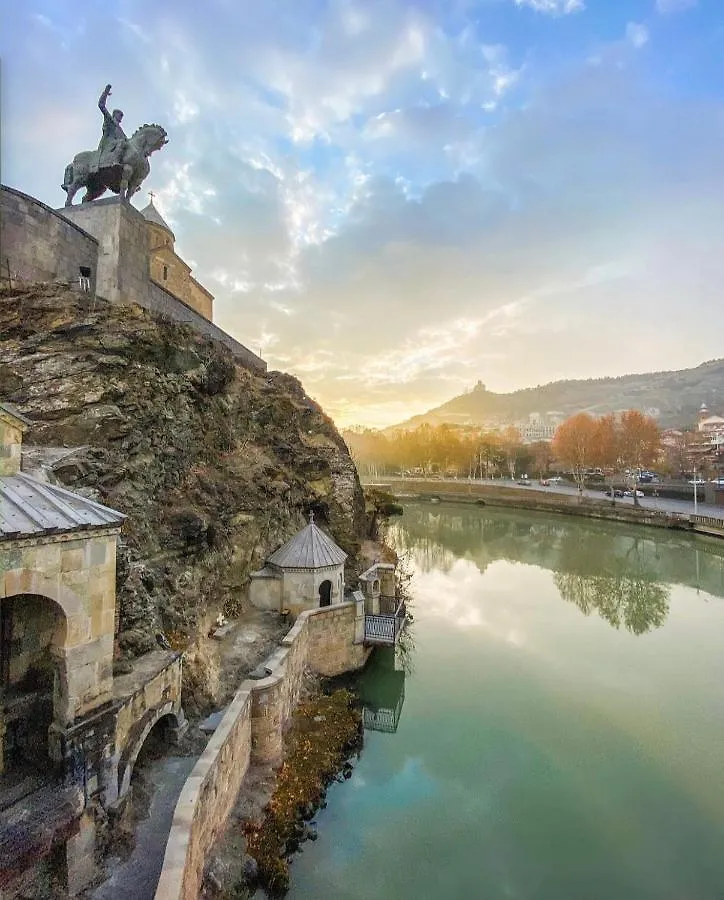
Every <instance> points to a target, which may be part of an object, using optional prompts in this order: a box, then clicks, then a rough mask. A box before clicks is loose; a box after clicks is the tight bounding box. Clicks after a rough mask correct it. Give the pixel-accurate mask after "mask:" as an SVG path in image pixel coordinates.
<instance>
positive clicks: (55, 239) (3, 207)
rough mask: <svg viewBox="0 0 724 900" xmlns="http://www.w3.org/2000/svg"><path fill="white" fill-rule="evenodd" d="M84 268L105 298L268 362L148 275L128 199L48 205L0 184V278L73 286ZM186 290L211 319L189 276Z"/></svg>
mask: <svg viewBox="0 0 724 900" xmlns="http://www.w3.org/2000/svg"><path fill="white" fill-rule="evenodd" d="M81 266H83V267H85V268H87V269H89V270H90V273H91V274H90V286H89V290H90V292H91V293H92V294H94V295H96V294H97V295H98V297H101V298H103V299H105V300H108V301H109V302H110V303H137V304H138V305H139V306H143V307H144V308H145V309H149V310H152V311H154V312H156V313H159V314H160V315H162V316H166V317H167V318H170V319H174V320H176V321H178V322H187V323H188V324H189V325H192V326H193V327H194V328H195V329H196V330H197V331H198V332H200V333H201V334H203V335H205V336H206V337H209V338H211V339H212V340H214V341H219V342H220V343H222V344H224V345H225V346H227V347H228V348H229V349H230V350H231V352H232V353H233V354H234V357H235V358H236V359H237V361H238V362H239V363H240V364H241V365H243V366H246V367H247V368H249V369H251V370H252V371H255V372H266V368H267V367H266V363H265V362H264V360H263V359H261V358H260V357H258V356H257V355H256V354H255V353H252V351H251V350H249V349H248V348H247V347H245V346H244V345H243V344H240V343H239V341H237V340H235V339H234V338H233V337H231V335H229V334H227V333H226V332H225V331H223V330H222V329H221V328H219V327H218V326H216V325H214V323H213V322H211V321H209V319H206V318H204V315H203V314H202V313H201V312H197V311H196V309H193V308H192V306H189V305H188V304H187V303H185V302H184V301H183V300H180V299H179V298H178V297H176V296H174V294H172V293H170V292H169V291H167V290H165V289H164V288H163V287H162V286H161V285H160V284H158V283H157V282H156V281H154V280H152V278H151V264H150V257H149V245H148V223H147V221H146V219H145V218H144V216H143V215H142V214H141V213H140V212H139V211H138V210H137V209H136V208H135V207H134V206H132V205H131V204H130V203H127V202H125V201H122V200H121V199H120V198H118V197H106V198H104V199H101V200H94V201H93V202H92V203H81V204H78V205H76V206H69V207H64V208H62V209H58V210H53V209H51V208H50V207H49V206H46V205H45V204H44V203H41V202H40V201H39V200H36V199H35V198H34V197H30V196H28V195H27V194H23V193H22V192H20V191H16V190H15V189H14V188H9V187H6V186H0V283H7V282H8V281H10V282H12V283H15V282H38V281H39V282H46V281H51V282H52V281H61V282H66V283H71V284H72V283H74V284H78V279H79V276H80V267H81ZM187 281H188V284H187V285H186V289H185V290H186V293H188V295H189V299H190V301H191V302H192V303H194V304H196V305H197V306H198V308H199V309H200V310H202V312H204V311H206V312H208V314H209V317H210V316H211V308H212V307H211V300H210V299H209V298H210V296H211V295H210V294H208V293H207V292H206V291H205V290H204V288H203V287H202V286H201V285H199V284H198V283H197V282H196V281H195V280H194V279H193V278H192V277H191V276H190V275H189V276H188V279H187Z"/></svg>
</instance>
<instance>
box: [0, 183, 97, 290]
mask: <svg viewBox="0 0 724 900" xmlns="http://www.w3.org/2000/svg"><path fill="white" fill-rule="evenodd" d="M81 266H83V267H84V268H87V269H90V271H91V276H90V279H91V283H90V290H91V292H93V293H94V292H95V290H96V272H97V269H98V241H97V240H95V238H94V237H93V236H92V235H91V234H88V233H87V232H86V231H85V230H84V229H83V228H80V227H78V226H77V225H75V224H73V222H70V221H69V220H68V219H67V218H65V217H64V216H62V215H60V214H59V213H57V212H56V211H55V210H53V209H51V208H50V207H49V206H46V205H45V204H44V203H41V202H40V201H39V200H36V199H35V198H34V197H29V196H28V195H27V194H23V193H22V192H21V191H16V190H15V189H14V188H9V187H6V186H4V185H3V186H0V283H6V282H8V281H10V282H11V283H15V282H34V281H61V282H66V283H68V284H78V279H79V277H80V268H81Z"/></svg>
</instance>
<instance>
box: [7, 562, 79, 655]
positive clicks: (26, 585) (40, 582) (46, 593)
mask: <svg viewBox="0 0 724 900" xmlns="http://www.w3.org/2000/svg"><path fill="white" fill-rule="evenodd" d="M8 582H9V583H10V589H8V587H7V585H8ZM22 594H34V595H35V596H38V597H46V598H47V599H48V600H52V601H53V602H54V603H55V604H57V606H59V607H60V610H61V612H62V613H63V615H62V616H60V617H59V624H58V630H57V631H56V633H55V634H54V635H53V646H54V647H56V648H63V647H65V646H67V643H68V636H69V631H70V629H69V625H71V624H72V625H73V626H74V627H75V628H78V629H80V632H81V634H83V635H84V636H85V637H86V639H87V638H89V637H90V624H91V623H90V617H89V616H88V613H87V612H86V609H85V606H84V605H83V601H82V600H81V599H80V597H78V595H77V594H76V593H74V592H73V591H72V590H71V589H70V588H69V587H66V585H64V584H62V583H61V582H60V581H51V580H50V579H49V578H46V577H45V576H44V575H42V574H41V573H40V572H37V571H35V570H34V569H23V570H21V571H20V572H19V573H17V574H16V573H15V572H14V573H13V577H12V578H11V579H8V578H7V577H6V579H5V584H4V585H3V583H2V581H0V599H6V598H10V597H15V596H17V595H22Z"/></svg>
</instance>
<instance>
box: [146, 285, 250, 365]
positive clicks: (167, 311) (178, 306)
mask: <svg viewBox="0 0 724 900" xmlns="http://www.w3.org/2000/svg"><path fill="white" fill-rule="evenodd" d="M140 305H141V306H145V307H146V309H150V310H152V311H153V312H155V313H158V314H159V315H161V316H165V317H166V318H168V319H174V320H175V321H177V322H186V323H187V324H189V325H192V326H193V327H194V329H195V330H196V331H198V332H199V333H200V334H203V335H205V336H206V337H208V338H211V340H213V341H218V342H219V343H220V344H224V345H225V346H226V347H228V348H229V350H231V352H232V353H233V354H234V357H235V358H236V359H237V360H238V361H239V362H240V363H241V365H243V366H246V368H247V369H251V370H252V372H266V363H265V362H264V360H263V359H262V358H261V357H260V356H257V355H256V353H252V352H251V350H249V349H248V348H246V347H245V346H244V345H243V344H240V343H239V341H237V340H235V339H234V338H233V337H232V336H231V335H230V334H227V333H226V332H225V331H223V330H222V329H221V328H219V326H218V325H214V323H213V322H210V321H209V320H208V319H206V318H204V317H203V316H202V315H201V313H198V312H196V310H195V309H192V308H191V307H190V306H188V305H187V304H186V303H184V302H183V300H179V298H178V297H175V296H174V295H173V294H172V293H170V292H169V291H167V290H166V289H165V288H163V287H162V286H161V285H160V284H158V283H157V282H155V281H153V280H151V281H149V284H148V291H147V293H146V297H145V299H144V301H143V303H141V304H140Z"/></svg>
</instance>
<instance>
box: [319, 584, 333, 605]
mask: <svg viewBox="0 0 724 900" xmlns="http://www.w3.org/2000/svg"><path fill="white" fill-rule="evenodd" d="M331 603H332V582H331V581H330V580H329V578H325V579H324V581H323V582H322V583H321V584H320V585H319V605H320V606H329V605H330V604H331Z"/></svg>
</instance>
